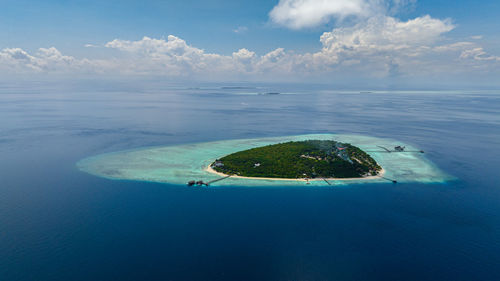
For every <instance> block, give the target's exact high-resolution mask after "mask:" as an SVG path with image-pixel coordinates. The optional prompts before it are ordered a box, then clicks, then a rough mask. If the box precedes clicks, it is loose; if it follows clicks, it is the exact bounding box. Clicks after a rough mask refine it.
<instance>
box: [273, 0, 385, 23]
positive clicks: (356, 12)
mask: <svg viewBox="0 0 500 281" xmlns="http://www.w3.org/2000/svg"><path fill="white" fill-rule="evenodd" d="M378 2H379V1H371V0H280V1H279V3H278V5H276V6H275V7H274V8H273V9H272V10H271V12H270V13H269V16H270V18H271V20H272V21H273V22H275V23H277V24H280V25H283V26H286V27H289V28H292V29H301V28H308V27H314V26H317V25H320V24H324V23H326V22H328V21H329V20H331V19H332V18H333V17H337V18H341V19H342V18H345V17H348V16H359V17H364V16H368V15H370V14H372V13H373V12H374V10H375V9H378V7H379V3H378Z"/></svg>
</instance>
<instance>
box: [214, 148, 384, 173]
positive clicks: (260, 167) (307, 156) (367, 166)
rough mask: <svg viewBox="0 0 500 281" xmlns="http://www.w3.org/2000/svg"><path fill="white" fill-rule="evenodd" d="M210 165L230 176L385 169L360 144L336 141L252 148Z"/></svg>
mask: <svg viewBox="0 0 500 281" xmlns="http://www.w3.org/2000/svg"><path fill="white" fill-rule="evenodd" d="M211 167H212V168H213V169H214V170H215V171H217V172H221V173H224V174H227V175H238V176H244V177H266V178H361V177H366V176H373V175H377V174H378V173H379V171H380V170H381V169H382V168H381V167H380V166H379V165H378V164H377V162H376V161H375V160H373V158H372V157H370V155H368V154H367V153H366V152H364V151H362V150H361V149H359V148H358V147H356V146H353V145H351V144H348V143H340V142H337V141H333V140H306V141H291V142H286V143H278V144H272V145H267V146H262V147H258V148H252V149H248V150H244V151H239V152H236V153H233V154H230V155H227V156H224V157H222V158H220V159H217V160H216V161H215V162H213V163H212V164H211Z"/></svg>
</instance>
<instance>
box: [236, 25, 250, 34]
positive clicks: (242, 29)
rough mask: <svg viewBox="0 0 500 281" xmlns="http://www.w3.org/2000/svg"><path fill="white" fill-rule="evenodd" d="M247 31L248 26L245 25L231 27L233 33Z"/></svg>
mask: <svg viewBox="0 0 500 281" xmlns="http://www.w3.org/2000/svg"><path fill="white" fill-rule="evenodd" d="M247 31H248V27H246V26H238V27H237V28H235V29H233V32H234V33H245V32H247Z"/></svg>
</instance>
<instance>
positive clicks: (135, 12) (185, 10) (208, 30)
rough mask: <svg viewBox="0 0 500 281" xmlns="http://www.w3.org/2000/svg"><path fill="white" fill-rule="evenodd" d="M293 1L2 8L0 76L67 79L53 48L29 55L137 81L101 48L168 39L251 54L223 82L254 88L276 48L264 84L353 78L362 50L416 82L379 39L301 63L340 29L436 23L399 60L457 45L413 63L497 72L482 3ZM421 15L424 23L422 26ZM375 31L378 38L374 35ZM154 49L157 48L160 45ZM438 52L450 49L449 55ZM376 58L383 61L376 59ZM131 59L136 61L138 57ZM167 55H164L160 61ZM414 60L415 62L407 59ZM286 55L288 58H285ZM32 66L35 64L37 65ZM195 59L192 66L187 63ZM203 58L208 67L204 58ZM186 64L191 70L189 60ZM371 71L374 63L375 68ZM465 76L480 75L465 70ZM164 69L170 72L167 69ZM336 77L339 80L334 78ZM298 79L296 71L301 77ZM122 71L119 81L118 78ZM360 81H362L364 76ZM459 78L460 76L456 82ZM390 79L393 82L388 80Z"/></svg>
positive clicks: (20, 2)
mask: <svg viewBox="0 0 500 281" xmlns="http://www.w3.org/2000/svg"><path fill="white" fill-rule="evenodd" d="M301 1H302V0H281V1H279V0H276V1H261V0H255V1H238V0H232V1H226V0H215V1H199V0H182V1H176V0H164V1H151V0H145V1H130V0H121V1H116V0H113V1H95V0H87V1H81V0H79V1H71V0H67V1H61V0H58V1H50V0H47V1H33V0H17V1H7V2H5V3H2V9H1V10H0V50H2V49H3V50H4V54H3V58H4V61H1V60H0V63H2V64H4V68H6V67H5V65H7V64H14V63H15V64H16V65H15V66H10V68H15V69H16V71H19V72H29V71H26V70H30V69H31V70H33V69H34V71H35V72H58V71H62V72H67V70H65V69H62V68H63V67H62V66H61V63H60V61H58V62H57V63H54V58H55V56H54V54H56V53H55V51H54V50H53V49H51V51H50V53H51V57H52V58H53V59H52V60H51V61H50V62H47V61H46V60H45V57H47V54H46V53H47V52H45V55H37V54H36V53H37V52H38V50H39V48H50V47H54V49H56V50H57V56H60V57H63V56H64V57H65V58H64V64H65V65H67V64H69V62H68V61H69V60H83V59H85V60H100V61H99V62H96V61H92V63H88V62H87V61H85V62H81V61H79V64H78V71H75V72H79V73H81V72H82V68H83V67H82V64H91V65H92V67H90V68H92V69H90V70H89V67H88V65H87V66H86V68H85V70H84V71H83V72H86V73H88V72H96V71H97V72H100V70H96V69H95V68H96V65H97V64H99V65H101V66H103V65H106V67H107V68H106V70H103V72H106V73H108V72H113V71H114V70H110V69H111V68H112V67H110V66H109V63H108V64H107V63H106V62H104V61H102V60H105V59H106V58H110V57H112V58H114V59H123V60H127V59H128V60H131V61H132V62H133V63H134V64H140V65H141V67H142V68H144V69H142V70H141V71H140V74H147V73H148V71H147V67H145V64H149V63H150V61H151V60H150V61H145V59H144V52H143V50H144V49H141V50H138V49H137V48H135V47H134V48H130V46H129V47H126V46H124V45H123V44H120V45H119V46H118V45H117V44H115V45H113V46H112V47H110V45H106V44H107V43H109V42H112V41H113V40H115V39H118V40H123V41H129V42H138V41H140V40H142V39H143V38H144V37H145V36H146V37H148V38H151V39H158V40H164V41H165V42H167V41H169V39H168V38H169V37H168V36H169V35H174V36H176V38H179V39H181V40H183V41H184V42H185V43H186V45H187V46H190V47H193V48H196V50H203V51H204V52H205V53H207V54H217V55H220V56H229V57H231V56H232V58H233V60H235V55H234V54H233V53H235V52H238V50H241V49H243V50H247V51H249V52H251V53H239V54H238V55H237V56H236V57H237V61H238V64H241V63H242V64H243V66H241V65H239V67H240V69H241V70H242V72H241V75H238V76H237V77H232V79H246V78H247V77H248V78H251V77H254V78H255V79H257V80H258V79H259V75H260V76H262V75H264V74H263V71H264V70H262V69H257V65H260V66H261V65H263V63H261V62H260V61H258V60H259V59H260V60H262V59H261V58H260V57H262V56H265V55H266V54H268V53H270V52H273V51H275V50H277V49H280V48H282V49H283V50H284V52H285V53H284V54H285V55H286V56H287V57H288V59H287V63H288V64H287V65H286V66H285V64H284V63H282V64H280V65H277V64H276V65H275V66H273V69H275V68H276V69H277V70H276V71H274V70H271V66H268V67H266V69H265V71H264V72H266V74H265V75H264V76H269V72H270V73H273V74H274V73H276V77H288V78H290V79H293V77H294V76H295V75H296V74H297V73H299V72H300V71H296V70H295V69H294V68H293V67H295V66H297V65H301V66H304V67H309V68H310V69H309V70H307V73H308V75H312V76H314V77H318V80H321V79H324V77H328V76H329V75H331V74H332V73H345V72H347V73H349V71H353V72H355V73H359V69H358V70H355V69H351V67H350V66H351V65H355V64H358V65H359V64H361V63H364V61H369V62H370V63H371V64H374V63H376V62H377V60H378V59H376V58H375V57H368V55H370V54H368V53H374V52H373V51H369V52H367V50H366V48H365V47H367V46H368V45H369V46H373V45H377V46H378V45H380V44H382V45H381V46H378V47H377V46H376V47H375V49H376V50H377V54H372V55H374V56H375V55H378V57H379V58H380V57H382V56H385V57H386V58H387V57H388V56H389V57H391V58H390V59H386V60H385V61H384V62H383V64H384V65H385V72H386V75H385V76H384V75H382V76H383V77H388V76H391V75H392V74H393V70H394V68H393V67H392V66H393V65H398V67H397V69H398V72H401V74H404V75H411V76H416V77H421V75H420V74H418V73H407V70H406V69H404V68H403V67H402V66H403V65H407V64H408V63H409V61H410V60H411V58H410V60H407V58H403V57H402V56H399V55H397V54H394V57H392V56H393V53H391V52H396V50H400V48H395V49H394V50H392V51H391V50H388V48H387V46H393V45H394V42H392V41H391V40H393V38H394V36H392V35H391V36H390V38H387V39H388V40H389V41H391V42H389V41H387V40H385V41H384V42H379V41H377V42H375V41H373V40H374V39H373V38H372V39H368V41H369V40H372V41H370V42H368V43H366V45H364V46H359V45H358V44H357V43H356V42H357V41H356V42H355V43H352V42H351V41H352V40H351V39H349V38H344V39H345V40H351V41H349V42H350V43H346V42H341V43H342V46H345V45H346V44H347V45H349V44H355V45H356V46H355V47H356V48H359V50H360V52H362V53H352V52H351V53H349V54H346V53H344V52H343V51H342V50H340V49H339V48H343V47H339V46H340V45H336V46H333V47H332V46H331V45H328V46H327V48H334V49H335V50H337V51H334V52H328V54H327V53H323V54H321V56H323V58H322V60H323V61H329V63H328V64H327V65H316V64H317V63H318V62H317V59H316V62H314V63H315V65H314V67H310V66H311V65H312V64H313V63H312V60H314V59H312V56H309V57H310V61H307V59H306V58H305V57H304V56H307V54H312V55H314V54H315V53H318V52H320V51H321V50H322V49H323V48H325V43H324V42H320V36H322V34H323V33H325V32H327V33H329V32H333V33H334V35H335V34H339V32H345V30H343V29H342V28H352V27H353V26H356V28H357V29H358V30H350V31H349V32H351V35H352V34H358V33H359V32H360V31H359V30H361V33H363V32H364V33H363V34H365V37H366V36H368V37H366V38H371V37H370V36H369V35H367V34H366V32H367V30H371V29H373V28H375V29H377V30H378V29H379V26H380V25H383V26H385V27H384V28H389V29H391V28H392V27H391V26H392V25H394V26H398V25H399V26H400V25H402V24H404V23H415V24H421V26H429V24H431V25H432V24H440V22H437V21H442V22H444V23H445V24H447V25H448V26H441V28H442V29H441V30H440V31H439V32H438V34H430V35H429V36H427V34H424V33H425V32H427V31H428V32H429V33H432V29H433V28H434V27H431V28H429V29H428V30H427V31H426V30H422V31H421V32H420V31H419V33H418V34H414V35H415V36H421V38H422V41H421V42H413V41H412V39H410V38H409V39H408V40H410V41H412V42H410V45H411V46H408V44H406V42H402V41H401V40H399V39H398V40H397V44H399V45H400V46H406V47H408V50H407V51H406V52H407V53H411V52H413V51H415V52H418V53H419V54H418V55H419V56H420V55H422V52H421V50H422V49H423V48H438V47H440V48H444V47H443V46H451V45H452V44H454V43H461V44H462V47H460V50H458V49H457V48H455V47H453V48H454V49H453V51H454V52H455V54H451V51H450V52H447V53H439V54H438V53H433V54H431V53H426V54H425V55H422V60H421V61H419V62H418V63H417V64H419V65H423V64H425V65H429V64H431V63H436V65H437V64H439V65H442V64H450V67H452V65H451V64H453V63H456V60H457V59H461V60H465V59H467V58H469V59H470V58H474V59H475V62H476V63H480V62H481V63H488V65H487V66H484V67H485V68H487V69H486V70H485V71H486V73H489V74H491V73H495V72H496V71H497V70H498V63H499V62H498V61H500V57H498V56H500V47H498V46H500V44H499V43H500V36H499V35H498V31H499V30H500V19H499V17H498V13H499V12H500V1H494V0H489V1H481V2H480V3H479V2H478V1H470V0H462V1H450V0H435V1H431V0H419V1H414V0H413V1H412V0H387V1H384V0H352V2H349V1H350V0H330V1H328V0H305V2H306V4H303V5H301V4H300V2H301ZM302 2H304V1H302ZM353 2H355V3H356V5H355V6H352V5H351V4H352V3H353ZM297 3H299V4H297ZM325 3H326V4H325ZM288 4H289V5H288ZM287 5H288V6H287ZM290 5H291V6H290ZM294 5H295V6H297V5H298V9H299V10H300V9H301V10H303V11H306V10H308V9H311V8H312V9H313V12H312V13H309V14H306V13H305V12H304V13H302V11H299V14H300V13H302V17H303V18H302V19H297V18H292V17H293V11H290V7H292V6H294ZM321 5H326V6H325V7H327V8H328V9H330V10H331V12H330V13H324V15H323V16H324V17H323V18H322V20H317V19H314V17H315V16H316V15H318V17H321V16H322V15H321V13H322V11H323V10H325V9H324V8H317V7H318V6H321ZM287 7H288V8H287ZM315 7H316V8H315ZM273 9H275V10H276V9H277V10H279V11H278V12H277V13H274V14H273V12H271V11H273ZM314 9H316V10H314ZM273 15H274V17H273ZM425 16H429V17H430V18H427V19H426V18H424V17H425ZM280 17H281V19H282V20H281V21H280V19H279V18H280ZM373 18H378V19H395V20H396V21H397V22H396V23H394V24H382V23H380V22H382V21H378V22H379V23H375V21H374V20H371V19H373ZM421 18H424V21H415V22H411V21H412V20H415V19H421ZM425 19H426V20H425ZM400 23H401V24H400ZM418 28H420V27H418ZM341 29H342V30H341ZM378 32H382V33H383V34H387V32H386V31H384V30H382V29H380V30H379V31H378ZM391 32H395V33H394V34H397V32H400V31H395V30H394V29H393V28H392V29H391ZM374 36H376V35H374ZM333 37H335V38H334V39H332V40H337V41H338V40H339V38H338V37H336V35H335V36H333ZM344 39H340V40H344ZM464 42H466V43H467V44H468V45H467V44H465V43H464ZM122 43H123V42H122ZM131 44H132V43H131ZM155 44H156V43H155ZM158 44H160V45H161V42H159V43H158ZM329 44H331V43H329ZM465 45H467V46H465ZM90 46H92V47H90ZM156 46H157V47H155V48H156V49H155V51H154V52H158V54H159V55H162V56H163V55H165V54H166V53H165V52H169V51H165V49H161V48H160V47H158V46H159V45H156ZM136 47H137V46H136ZM143 47H144V46H142V47H141V48H143ZM148 48H149V47H148ZM158 48H160V50H159V49H158ZM349 48H350V47H349ZM13 49H21V50H22V51H23V52H25V53H23V54H25V55H26V56H27V57H29V60H30V61H31V65H28V66H27V67H25V66H22V65H18V63H19V62H20V61H21V60H16V61H15V62H14V58H19V57H21V56H24V55H20V54H18V53H16V54H17V55H14V51H12V50H13ZM448 49H450V50H451V49H452V47H449V48H448ZM5 50H7V51H5ZM196 50H194V51H193V50H191V51H190V52H191V53H193V52H194V53H196V52H198V51H196ZM339 50H340V51H339ZM436 50H437V49H436ZM16 52H17V51H16ZM147 52H148V56H149V57H150V58H151V57H154V58H155V60H156V57H155V55H151V53H152V52H153V51H152V50H151V49H148V50H147ZM186 52H188V51H186ZM382 52H385V53H384V54H382ZM440 52H441V51H440ZM139 53H140V54H141V56H142V58H139V56H138V54H139ZM0 54H1V53H0ZM171 55H172V54H170V53H169V54H168V56H169V57H171ZM319 55H320V54H318V55H317V56H316V57H318V56H319ZM415 55H417V54H412V55H411V56H408V57H412V56H415ZM242 56H244V58H243V57H242ZM290 56H295V57H294V58H290ZM325 56H329V57H325ZM453 56H455V57H453ZM281 57H283V56H281ZM358 57H359V58H360V59H358ZM424 57H425V59H424ZM0 58H1V57H0ZM190 58H192V57H190ZM497 58H498V59H497ZM37 59H39V60H37ZM40 59H41V60H44V61H40ZM198 59H199V58H196V60H198ZM205 59H207V58H203V59H201V60H203V65H204V67H206V63H207V62H206V61H204V60H205ZM208 59H209V60H211V58H208ZM222 60H225V58H222ZM24 61H26V60H24ZM156 61H158V60H156ZM250 61H251V62H250ZM399 61H401V63H399ZM493 62H494V63H493ZM170 63H172V61H171V60H164V61H162V62H161V64H162V65H163V66H164V67H166V68H171V67H170V65H169V64H170ZM190 63H192V59H191V61H190ZM210 63H216V64H217V66H218V68H219V69H229V68H230V67H227V64H235V62H234V61H233V62H227V61H225V62H223V63H224V64H225V65H224V66H221V63H222V62H221V61H220V60H218V61H217V62H212V61H210ZM266 63H267V61H266ZM379 63H382V62H380V61H379ZM412 63H415V62H412ZM56 64H57V65H56ZM247 64H248V65H249V64H252V66H251V67H248V65H247ZM292 65H293V66H292ZM463 67H464V69H467V68H469V69H470V67H471V62H466V63H465V65H463ZM474 67H483V66H482V65H481V66H477V65H474ZM25 68H26V69H25ZM118 68H122V67H118ZM172 68H174V69H175V68H176V67H172ZM285 68H286V70H285ZM344 68H345V69H347V71H344ZM407 68H408V69H410V68H411V67H410V66H408V67H407ZM453 68H456V67H453ZM158 69H159V66H158V65H154V66H152V67H151V71H152V72H154V73H158ZM193 69H194V70H193ZM332 69H335V71H332ZM73 70H74V69H73ZM191 70H193V71H198V70H200V69H199V65H194V66H191V68H190V69H189V71H191ZM278 70H279V71H278ZM189 71H187V72H189ZM301 71H305V70H303V69H302V70H301ZM363 71H365V72H366V73H365V75H366V76H367V77H368V76H370V77H373V78H374V79H379V78H380V79H382V78H383V77H382V78H381V77H380V75H379V74H377V73H376V72H380V71H381V67H377V66H376V65H374V66H373V68H370V69H364V70H363ZM391 71H392V72H391ZM444 71H446V70H443V72H444ZM131 72H132V71H130V72H128V74H130V73H131ZM179 72H186V69H183V70H182V71H181V70H179V69H177V70H176V71H172V72H169V71H166V72H165V75H166V76H176V75H179ZM222 72H223V71H221V75H220V76H217V77H213V79H222V78H220V77H225V75H224V74H223V73H222ZM229 72H231V73H234V72H235V71H234V69H231V70H229ZM285 72H287V73H285ZM370 72H372V73H371V75H370ZM422 72H425V70H422ZM259 73H260V74H259ZM363 73H364V72H363ZM391 73H392V74H391ZM464 73H465V72H464ZM464 73H461V74H460V75H466V74H464ZM301 75H302V74H300V75H299V76H301ZM419 75H420V76H419ZM398 76H400V75H399V74H398ZM285 80H286V79H285Z"/></svg>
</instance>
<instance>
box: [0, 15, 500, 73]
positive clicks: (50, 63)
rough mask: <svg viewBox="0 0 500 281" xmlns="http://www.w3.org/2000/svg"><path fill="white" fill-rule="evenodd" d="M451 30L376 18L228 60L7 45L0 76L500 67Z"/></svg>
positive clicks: (142, 45) (134, 45)
mask: <svg viewBox="0 0 500 281" xmlns="http://www.w3.org/2000/svg"><path fill="white" fill-rule="evenodd" d="M454 28H455V25H454V24H453V23H452V22H451V21H450V20H441V19H436V18H432V17H430V16H422V17H417V18H414V19H410V20H406V21H402V20H399V19H397V18H395V17H392V16H387V15H377V16H372V17H370V18H367V19H365V20H363V21H360V22H358V23H357V24H354V25H351V26H343V27H342V26H341V27H336V28H333V29H332V30H331V31H328V32H324V33H323V35H322V36H321V37H320V42H321V48H320V49H319V50H317V51H315V52H308V53H300V52H294V51H290V50H285V49H284V48H277V49H275V50H271V51H269V52H268V53H265V54H262V55H259V54H257V53H255V52H253V51H251V50H249V49H246V48H241V49H239V50H236V51H234V52H233V53H231V54H227V55H225V54H217V53H209V52H206V51H205V50H203V49H201V48H198V47H195V46H192V45H190V44H188V43H187V42H186V41H185V40H183V39H181V38H179V37H176V36H173V35H170V36H168V37H167V38H166V39H156V38H150V37H143V38H142V39H139V40H135V41H133V40H122V39H115V40H112V41H110V42H108V43H106V44H105V45H104V47H105V48H107V49H108V51H107V54H108V56H107V58H106V59H92V58H75V57H73V56H69V55H64V54H62V53H61V52H60V51H59V50H57V49H56V48H54V47H51V48H40V49H39V50H37V51H36V52H34V53H28V52H27V51H25V50H22V49H20V48H6V49H3V50H0V72H7V73H82V72H83V73H99V74H101V73H102V74H111V75H117V74H126V75H163V76H166V77H188V78H190V79H204V80H206V79H211V80H227V79H233V78H235V79H241V78H244V79H255V80H265V79H270V78H285V79H288V80H290V79H293V80H304V79H309V77H341V76H342V75H348V74H351V75H354V74H355V77H359V79H363V77H375V78H377V77H379V78H380V77H401V76H404V75H435V74H442V73H449V72H450V71H452V72H459V71H463V72H467V71H470V67H471V66H472V67H474V69H475V71H477V70H478V69H496V68H498V67H497V66H495V65H499V64H500V57H498V56H495V55H491V54H488V53H487V52H486V51H485V50H484V49H483V47H482V46H480V45H479V44H478V43H477V42H466V41H464V42H462V41H460V42H450V40H449V39H448V40H445V39H446V38H445V34H446V33H447V32H449V31H451V30H453V29H454ZM109 50H114V51H111V52H110V51H109ZM492 66H493V67H492ZM488 67H489V68H488Z"/></svg>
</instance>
